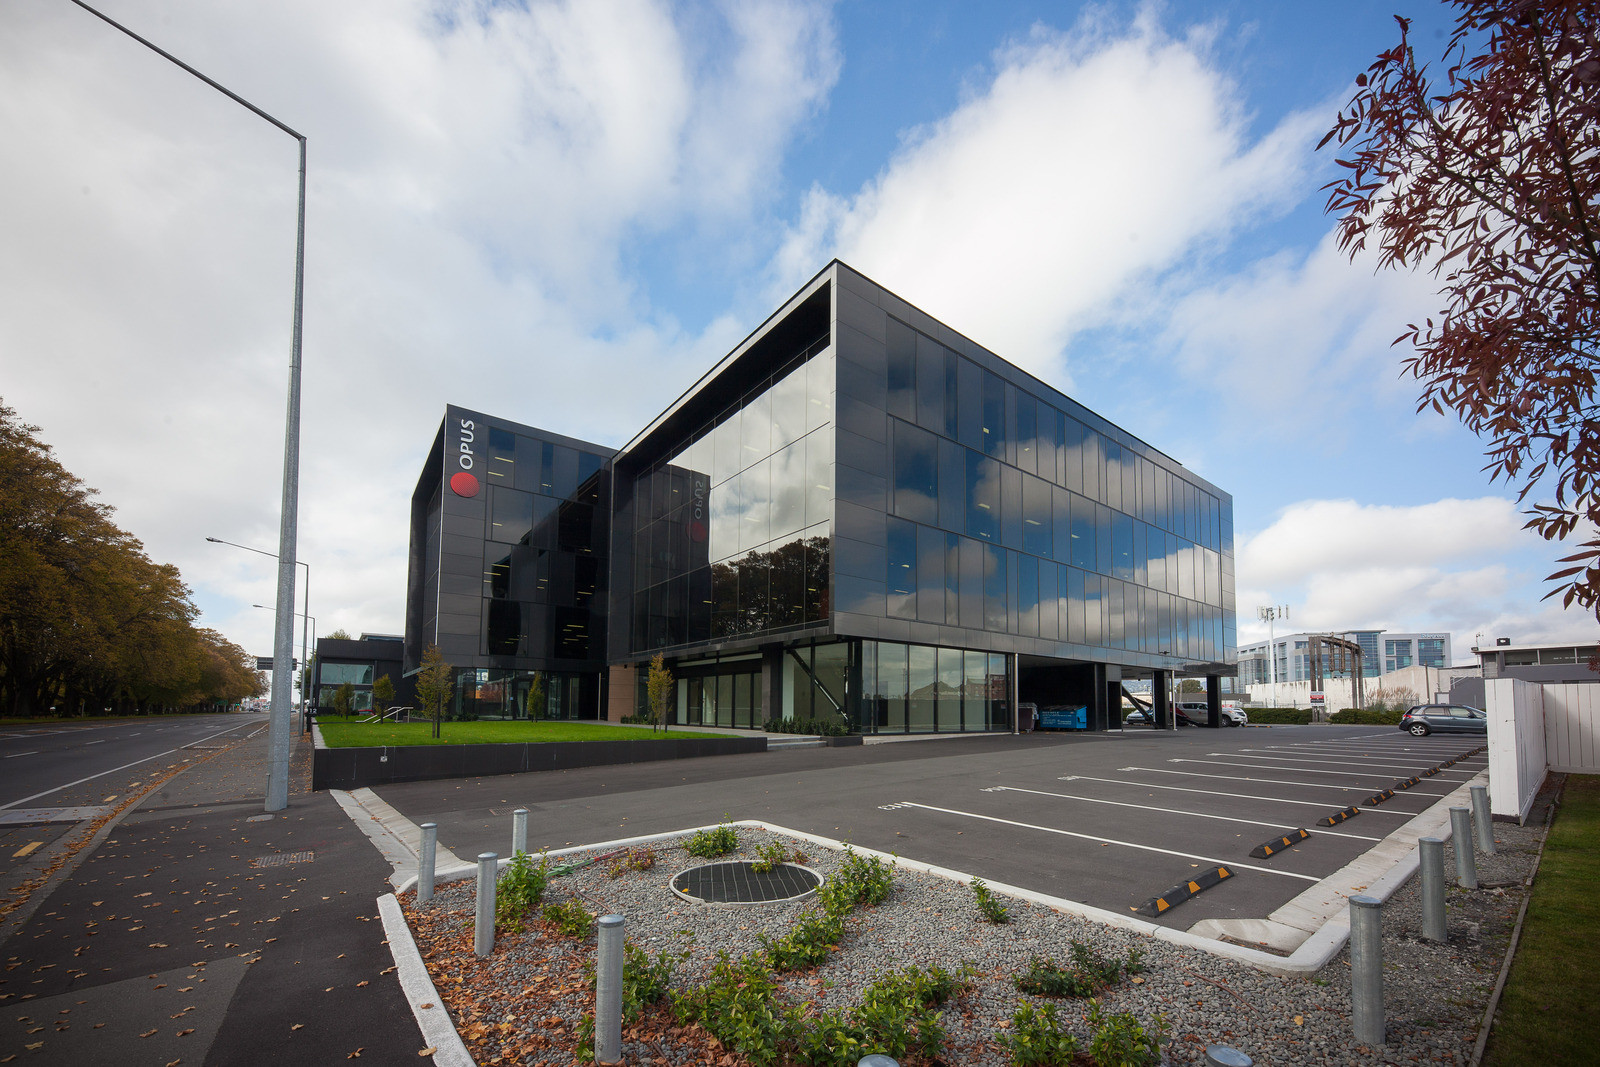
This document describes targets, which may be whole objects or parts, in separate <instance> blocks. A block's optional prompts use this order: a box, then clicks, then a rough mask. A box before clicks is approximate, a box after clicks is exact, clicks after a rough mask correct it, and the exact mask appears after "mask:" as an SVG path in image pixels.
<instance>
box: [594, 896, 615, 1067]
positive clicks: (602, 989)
mask: <svg viewBox="0 0 1600 1067" xmlns="http://www.w3.org/2000/svg"><path fill="white" fill-rule="evenodd" d="M599 927H600V945H599V948H598V949H597V950H596V951H597V953H598V955H599V959H598V960H597V961H596V965H595V983H594V1058H595V1060H596V1061H597V1062H599V1063H620V1062H621V1061H622V916H620V915H602V916H600V921H599Z"/></svg>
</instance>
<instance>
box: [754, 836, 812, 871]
mask: <svg viewBox="0 0 1600 1067" xmlns="http://www.w3.org/2000/svg"><path fill="white" fill-rule="evenodd" d="M805 861H806V854H805V853H804V852H801V851H800V850H799V849H797V848H790V847H789V846H788V845H786V844H784V843H783V842H781V841H770V842H768V843H767V844H765V845H762V846H761V847H760V848H758V849H756V858H755V859H754V860H753V861H752V862H751V864H750V867H751V869H752V870H755V871H759V872H760V873H762V874H766V873H767V872H768V871H772V870H776V869H777V868H778V866H779V865H781V864H784V863H804V862H805Z"/></svg>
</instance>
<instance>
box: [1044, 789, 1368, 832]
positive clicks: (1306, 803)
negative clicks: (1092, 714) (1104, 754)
mask: <svg viewBox="0 0 1600 1067" xmlns="http://www.w3.org/2000/svg"><path fill="white" fill-rule="evenodd" d="M1080 778H1081V779H1082V780H1083V781H1085V782H1110V783H1112V784H1114V785H1131V786H1137V787H1138V788H1140V789H1171V790H1174V791H1176V792H1179V793H1204V794H1205V795H1206V796H1208V797H1233V798H1234V799H1236V800H1254V801H1258V802H1260V803H1263V804H1297V805H1300V806H1301V807H1306V808H1319V809H1321V810H1322V811H1327V810H1328V802H1327V801H1326V800H1290V799H1289V798H1288V797H1262V796H1256V795H1255V794H1254V793H1222V792H1218V791H1217V790H1215V789H1190V788H1189V787H1188V786H1183V785H1161V784H1159V783H1157V782H1130V781H1127V780H1126V779H1123V778H1096V777H1093V776H1092V775H1087V774H1065V775H1062V776H1061V778H1060V779H1058V780H1059V781H1063V782H1071V781H1076V780H1077V779H1080ZM1250 780H1251V779H1246V781H1250ZM1361 810H1362V811H1366V810H1367V809H1366V808H1362V809H1361ZM1327 832H1328V831H1326V830H1318V831H1317V833H1319V834H1322V833H1327ZM1339 836H1342V837H1359V836H1360V835H1359V834H1341V835H1339Z"/></svg>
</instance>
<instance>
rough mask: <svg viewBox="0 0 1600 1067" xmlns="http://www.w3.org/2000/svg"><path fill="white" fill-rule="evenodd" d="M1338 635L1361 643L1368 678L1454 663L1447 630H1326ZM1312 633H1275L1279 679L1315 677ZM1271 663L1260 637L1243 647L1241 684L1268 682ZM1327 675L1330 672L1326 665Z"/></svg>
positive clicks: (1274, 648) (1362, 671) (1274, 641)
mask: <svg viewBox="0 0 1600 1067" xmlns="http://www.w3.org/2000/svg"><path fill="white" fill-rule="evenodd" d="M1323 633H1324V634H1325V635H1326V634H1332V636H1334V637H1343V638H1345V639H1347V640H1351V641H1355V642H1357V643H1358V644H1360V646H1361V673H1362V676H1363V677H1364V678H1381V677H1382V676H1383V675H1385V674H1393V673H1394V672H1395V671H1403V670H1405V669H1406V668H1407V667H1432V668H1444V667H1448V666H1450V635H1449V634H1447V633H1432V634H1403V633H1393V632H1391V631H1388V630H1340V631H1338V632H1337V633H1335V632H1333V631H1331V630H1330V631H1323ZM1312 636H1313V635H1312V634H1309V633H1298V634H1285V635H1283V636H1281V637H1274V638H1273V641H1272V645H1273V656H1274V658H1275V659H1276V661H1277V667H1276V670H1277V680H1278V681H1279V682H1305V681H1310V680H1311V658H1310V652H1309V646H1310V638H1311V637H1312ZM1270 671H1271V668H1270V667H1269V665H1268V663H1267V642H1265V641H1258V642H1256V643H1255V644H1250V645H1245V646H1243V647H1242V648H1240V649H1239V684H1240V685H1241V686H1251V685H1265V684H1267V683H1269V682H1271V681H1272V680H1273V675H1272V674H1271V673H1270ZM1323 673H1324V674H1325V675H1327V674H1328V670H1327V666H1326V664H1325V665H1324V671H1323Z"/></svg>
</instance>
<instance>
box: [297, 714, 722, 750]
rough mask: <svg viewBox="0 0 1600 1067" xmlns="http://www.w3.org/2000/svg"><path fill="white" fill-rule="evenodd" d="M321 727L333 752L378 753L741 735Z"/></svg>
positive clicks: (329, 721) (510, 727) (619, 729)
mask: <svg viewBox="0 0 1600 1067" xmlns="http://www.w3.org/2000/svg"><path fill="white" fill-rule="evenodd" d="M317 728H318V729H319V730H321V731H322V740H323V743H324V744H326V745H327V746H328V747H329V748H376V747H385V746H386V747H390V748H394V747H399V746H402V745H486V744H516V743H528V744H536V743H543V742H549V741H652V740H654V741H662V740H673V741H698V740H705V739H707V738H713V737H739V736H744V735H740V734H721V733H709V732H704V731H695V730H670V731H669V730H646V729H640V728H639V727H637V726H613V725H611V724H610V723H602V722H528V721H526V720H513V721H509V722H505V721H501V722H492V721H481V720H480V721H476V722H446V723H444V724H443V726H442V728H441V729H440V735H441V736H439V737H438V738H435V737H434V736H433V724H432V723H430V722H401V723H361V722H351V721H340V720H338V719H333V718H318V720H317Z"/></svg>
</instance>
